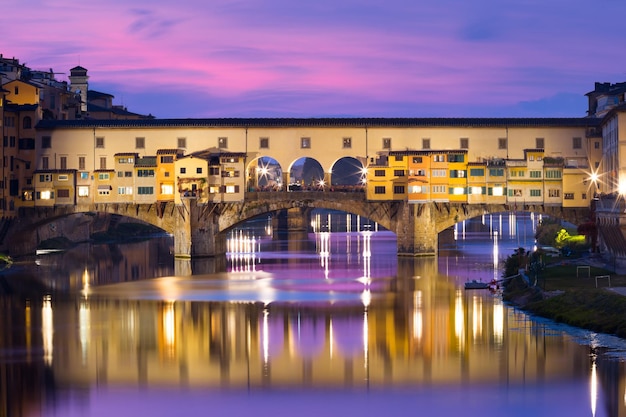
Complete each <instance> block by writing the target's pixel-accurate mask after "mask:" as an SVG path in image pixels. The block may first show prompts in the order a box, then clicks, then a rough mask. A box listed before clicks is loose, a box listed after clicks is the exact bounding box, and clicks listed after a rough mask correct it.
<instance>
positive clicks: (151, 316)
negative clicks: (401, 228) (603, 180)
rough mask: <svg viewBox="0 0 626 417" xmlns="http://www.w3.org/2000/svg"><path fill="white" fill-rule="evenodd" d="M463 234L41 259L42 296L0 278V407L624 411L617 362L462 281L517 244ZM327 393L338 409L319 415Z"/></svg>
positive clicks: (625, 392)
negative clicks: (412, 244)
mask: <svg viewBox="0 0 626 417" xmlns="http://www.w3.org/2000/svg"><path fill="white" fill-rule="evenodd" d="M503 226H504V227H508V226H507V225H506V221H503ZM472 227H473V226H469V225H468V227H467V228H466V231H465V237H466V240H465V241H459V242H457V245H456V246H454V247H452V246H450V247H447V248H445V249H444V252H446V253H448V254H449V255H450V256H446V257H440V258H438V259H435V258H418V259H406V258H403V259H398V258H396V257H395V256H394V254H395V240H394V237H393V235H392V234H391V233H389V232H374V231H345V232H332V233H328V232H318V233H314V234H311V235H309V236H308V239H309V240H308V242H303V243H301V244H300V243H291V244H288V243H285V242H276V241H273V240H272V238H271V237H268V236H263V237H261V236H260V235H253V234H252V232H250V233H249V234H248V235H246V233H245V232H242V233H239V236H241V237H244V238H245V239H248V242H252V241H254V242H255V243H254V245H252V244H244V245H239V246H234V247H237V248H243V250H244V252H242V253H239V252H231V253H229V256H227V257H226V260H225V261H223V264H221V267H222V269H221V270H219V268H218V270H217V271H216V272H211V273H196V274H193V275H191V274H189V275H174V274H173V270H174V267H175V266H174V262H173V261H166V262H163V263H161V264H160V265H159V263H156V264H152V263H151V262H145V261H144V260H145V259H146V257H145V254H146V253H150V254H161V253H163V252H164V250H163V249H156V248H147V247H142V246H139V247H128V248H123V249H122V248H118V249H110V250H108V253H109V254H110V255H111V256H112V258H111V259H109V261H108V262H107V261H105V258H103V257H102V256H101V254H100V256H99V257H98V258H97V259H98V261H96V263H95V264H94V265H89V264H85V263H84V258H83V257H81V256H75V259H76V260H77V262H76V263H75V264H73V265H72V264H71V263H68V264H65V263H62V262H61V261H58V260H56V258H46V259H47V261H46V263H45V264H46V265H49V267H50V269H53V270H55V271H56V272H55V273H56V274H57V276H56V279H55V278H54V277H53V276H52V275H51V273H50V272H48V271H42V273H41V274H39V280H38V281H37V282H42V283H44V286H43V288H41V292H40V293H39V294H38V295H36V296H33V290H32V289H31V290H30V292H29V291H26V290H20V286H19V283H21V282H23V281H22V278H24V277H28V278H29V279H33V278H32V277H33V272H32V271H27V270H24V273H23V274H22V275H20V274H16V275H15V276H12V277H7V276H4V277H2V280H3V281H2V282H1V284H2V285H3V288H6V287H8V288H12V289H13V290H14V291H13V292H12V294H11V295H5V296H2V297H0V375H2V376H3V378H4V379H3V380H2V384H1V385H0V386H1V387H2V388H0V406H1V408H0V411H1V412H0V415H7V416H8V415H26V416H30V415H33V416H35V415H37V416H41V415H43V416H47V415H96V414H98V413H99V415H103V414H107V415H109V414H113V415H115V414H117V415H132V414H131V413H130V410H132V409H133V407H136V406H139V405H140V407H141V408H140V409H141V410H142V412H141V414H149V413H151V414H152V415H167V414H169V415H173V414H188V415H193V414H194V413H195V414H199V411H197V410H203V412H202V413H203V414H204V412H205V411H206V410H207V409H210V410H211V412H212V413H213V412H215V413H220V414H226V415H235V414H239V415H240V414H244V413H247V414H252V413H254V414H255V415H270V414H272V415H276V414H278V415H280V414H281V412H280V410H288V412H289V413H293V410H294V409H296V410H300V411H303V410H306V412H309V413H313V414H321V413H324V414H331V415H338V414H342V415H343V414H345V413H346V412H348V411H346V410H349V412H352V413H358V414H361V415H382V414H383V413H389V412H392V411H393V412H394V414H399V415H413V414H414V413H415V410H416V407H418V405H419V409H424V410H428V412H429V413H437V414H442V415H450V414H460V413H463V414H465V415H478V414H479V413H480V415H481V416H499V415H503V414H504V413H507V414H513V415H516V414H515V411H519V413H518V414H519V415H528V414H535V415H545V414H549V413H554V414H557V415H592V416H596V415H598V416H607V415H608V416H619V415H625V414H626V381H625V379H626V370H624V362H620V361H616V360H610V359H607V356H606V355H604V354H603V353H604V350H605V348H604V347H602V346H601V344H600V343H599V342H597V341H594V340H595V339H592V342H591V343H590V344H589V346H587V345H581V344H578V343H575V342H573V341H572V339H571V337H570V336H568V334H566V333H565V332H562V331H559V330H555V329H554V328H553V327H551V326H550V325H549V324H547V323H544V322H540V321H536V320H532V319H531V318H530V317H528V316H527V315H525V314H524V313H522V312H520V311H518V310H516V309H514V308H511V307H509V306H507V305H505V304H503V303H502V300H501V299H500V298H499V297H498V296H497V295H493V294H490V293H488V292H480V291H474V292H472V291H465V290H463V287H462V284H463V282H464V279H465V278H466V271H467V270H470V269H471V270H476V271H479V272H480V273H481V274H482V273H487V274H488V275H487V276H492V274H493V271H491V270H489V269H488V268H487V266H486V265H494V262H495V261H494V258H493V257H494V255H493V254H494V253H495V252H491V251H490V250H491V248H492V247H493V246H495V243H494V242H498V245H497V247H499V248H500V251H499V253H501V254H503V255H505V254H506V253H508V252H509V250H510V248H514V247H515V246H516V244H517V242H516V239H513V241H511V239H508V240H507V238H505V237H503V236H502V235H500V234H499V233H498V234H497V236H498V237H497V238H494V236H496V235H495V234H494V233H492V232H490V231H487V233H486V234H485V238H484V239H483V240H482V243H478V242H479V240H478V239H477V238H476V237H475V235H473V234H472V233H474V232H470V231H469V229H471V228H472ZM253 236H254V239H252V237H253ZM152 244H155V245H164V246H166V247H167V246H168V245H169V243H168V242H166V241H164V242H156V241H155V242H152ZM285 247H298V248H299V250H297V251H294V252H289V253H285V252H284V250H282V249H283V248H285ZM276 248H278V249H279V250H276ZM486 248H488V249H487V250H486ZM91 251H92V253H93V248H92V249H91ZM88 252H89V251H88ZM88 252H87V253H88ZM81 253H82V252H81ZM246 253H249V254H251V255H252V254H254V256H253V257H252V256H251V257H250V258H249V259H250V262H247V261H245V258H242V257H240V255H242V254H246ZM481 253H482V255H481ZM119 254H121V255H122V258H121V259H120V258H118V257H117V256H118V255H119ZM135 256H136V258H135ZM62 259H63V262H66V260H67V259H69V254H66V255H64V257H62ZM252 259H254V262H252ZM117 263H123V264H124V265H123V266H122V265H118V264H117ZM98 265H104V267H105V268H111V267H112V266H113V268H115V269H116V270H118V271H124V273H127V272H128V273H130V274H131V275H132V271H133V270H142V268H146V270H149V268H152V269H151V270H150V273H153V274H154V275H153V276H154V277H157V278H151V279H140V278H137V279H133V278H132V277H130V276H114V275H112V274H108V273H106V272H105V271H101V270H99V269H98ZM206 265H213V266H212V267H215V266H216V265H219V261H217V262H214V263H212V264H209V263H207V264H206ZM247 265H249V267H248V266H247ZM467 265H470V266H471V268H468V267H467ZM38 268H41V266H40V267H38ZM226 270H227V272H225V271H226ZM61 271H63V272H61ZM220 271H221V272H220ZM63 274H65V275H63ZM72 277H75V278H72ZM79 277H80V279H79ZM141 278H150V277H148V276H145V277H141ZM53 281H55V282H53ZM59 288H62V289H63V291H61V290H59ZM53 290H54V291H53ZM9 376H10V378H9ZM5 381H7V382H8V381H11V383H5ZM257 392H262V394H263V395H262V396H256V395H255V393H257ZM284 392H288V393H289V395H288V396H287V397H284V396H281V393H284ZM195 393H197V395H198V396H197V397H196V394H195ZM241 393H246V394H245V395H242V394H241ZM358 393H367V396H365V397H358V395H359V394H358ZM261 397H262V398H263V399H261ZM166 398H167V399H169V402H164V401H165V400H164V399H166ZM331 399H332V401H333V404H335V406H336V407H338V408H336V409H335V408H333V409H328V408H326V407H328V404H329V401H330V400H331ZM451 399H455V401H451ZM266 401H267V402H266ZM276 401H280V404H281V407H280V408H277V406H276V404H277V403H276ZM120 404H125V405H126V407H127V408H126V409H125V408H121V406H120ZM174 404H175V405H174ZM287 405H289V407H287ZM207 407H209V408H207ZM285 407H287V408H285ZM396 407H398V408H396ZM194 410H195V411H194ZM339 410H341V412H340V411H339ZM582 410H584V412H582ZM164 413H165V414H164ZM283 414H284V413H283Z"/></svg>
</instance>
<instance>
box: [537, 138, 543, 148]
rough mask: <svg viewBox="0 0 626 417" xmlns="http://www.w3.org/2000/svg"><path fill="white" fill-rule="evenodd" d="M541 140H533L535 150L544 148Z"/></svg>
mask: <svg viewBox="0 0 626 417" xmlns="http://www.w3.org/2000/svg"><path fill="white" fill-rule="evenodd" d="M544 145H545V143H544V140H543V138H535V148H537V149H543V148H544V147H545V146H544Z"/></svg>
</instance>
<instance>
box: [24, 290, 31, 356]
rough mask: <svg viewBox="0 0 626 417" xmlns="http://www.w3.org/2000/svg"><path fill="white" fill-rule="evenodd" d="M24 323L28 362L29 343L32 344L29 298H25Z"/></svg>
mask: <svg viewBox="0 0 626 417" xmlns="http://www.w3.org/2000/svg"><path fill="white" fill-rule="evenodd" d="M24 323H25V327H26V352H27V355H28V361H29V362H30V351H31V344H32V336H31V334H32V331H31V325H32V310H31V308H30V300H26V308H25V310H24Z"/></svg>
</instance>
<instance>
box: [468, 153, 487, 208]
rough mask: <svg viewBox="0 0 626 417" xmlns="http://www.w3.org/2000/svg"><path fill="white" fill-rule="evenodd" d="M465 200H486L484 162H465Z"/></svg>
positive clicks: (483, 201)
mask: <svg viewBox="0 0 626 417" xmlns="http://www.w3.org/2000/svg"><path fill="white" fill-rule="evenodd" d="M467 202H468V203H472V204H480V203H486V202H488V198H487V163H486V162H469V163H468V164H467Z"/></svg>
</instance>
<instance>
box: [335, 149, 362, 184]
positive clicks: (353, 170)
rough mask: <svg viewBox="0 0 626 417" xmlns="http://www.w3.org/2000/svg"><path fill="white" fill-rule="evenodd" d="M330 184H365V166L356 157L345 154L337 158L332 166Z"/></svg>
mask: <svg viewBox="0 0 626 417" xmlns="http://www.w3.org/2000/svg"><path fill="white" fill-rule="evenodd" d="M330 173H331V181H330V185H338V186H342V185H350V186H355V185H359V186H360V185H363V184H364V182H363V181H364V179H365V177H364V174H365V173H364V166H363V164H362V163H361V161H359V160H358V159H357V158H355V157H351V156H345V157H342V158H338V159H336V160H335V161H334V162H333V164H332V166H331V168H330Z"/></svg>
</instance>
